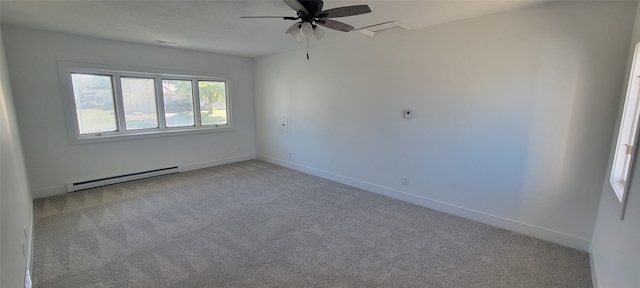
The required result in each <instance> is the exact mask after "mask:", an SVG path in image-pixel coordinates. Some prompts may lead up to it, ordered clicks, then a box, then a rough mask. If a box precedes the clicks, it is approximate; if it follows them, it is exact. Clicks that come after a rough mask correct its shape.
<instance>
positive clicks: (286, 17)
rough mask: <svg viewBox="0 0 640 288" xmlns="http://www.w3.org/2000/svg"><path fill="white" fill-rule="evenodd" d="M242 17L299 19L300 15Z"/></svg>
mask: <svg viewBox="0 0 640 288" xmlns="http://www.w3.org/2000/svg"><path fill="white" fill-rule="evenodd" d="M240 18H250V19H251V18H258V19H260V18H278V19H284V20H298V19H300V18H299V17H289V16H240Z"/></svg>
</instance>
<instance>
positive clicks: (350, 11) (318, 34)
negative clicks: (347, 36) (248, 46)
mask: <svg viewBox="0 0 640 288" xmlns="http://www.w3.org/2000/svg"><path fill="white" fill-rule="evenodd" d="M283 1H284V3H286V4H287V5H288V6H289V7H291V9H293V10H294V11H296V13H297V17H287V16H244V17H240V18H282V19H284V20H300V21H299V22H297V23H294V24H293V25H292V26H291V27H290V28H289V29H288V30H287V31H286V33H287V34H291V36H292V37H293V38H295V39H296V40H298V41H300V39H302V37H307V39H308V38H309V37H310V36H313V38H315V39H316V40H319V39H320V38H322V36H324V31H322V29H320V27H318V25H319V26H323V27H326V28H329V29H333V30H338V31H343V32H349V31H351V30H353V29H354V27H353V26H351V25H349V24H346V23H342V22H339V21H335V20H331V19H330V18H339V17H347V16H354V15H360V14H366V13H370V12H371V9H369V6H368V5H354V6H344V7H338V8H332V9H327V10H324V11H323V10H322V6H323V4H324V3H323V2H322V0H283Z"/></svg>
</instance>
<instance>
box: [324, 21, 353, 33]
mask: <svg viewBox="0 0 640 288" xmlns="http://www.w3.org/2000/svg"><path fill="white" fill-rule="evenodd" d="M316 24H318V25H320V26H323V27H327V28H329V29H333V30H338V31H342V32H349V31H351V30H353V26H351V25H349V24H345V23H342V22H338V21H335V20H331V19H318V20H316Z"/></svg>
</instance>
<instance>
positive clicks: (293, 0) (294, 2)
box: [282, 0, 309, 15]
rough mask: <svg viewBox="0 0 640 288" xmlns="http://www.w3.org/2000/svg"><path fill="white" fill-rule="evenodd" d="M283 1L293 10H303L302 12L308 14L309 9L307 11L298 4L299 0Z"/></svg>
mask: <svg viewBox="0 0 640 288" xmlns="http://www.w3.org/2000/svg"><path fill="white" fill-rule="evenodd" d="M282 1H284V3H285V4H287V5H289V7H291V9H293V10H294V11H296V13H297V12H300V11H302V12H304V14H307V15H309V11H307V8H304V6H302V4H300V2H298V1H297V0H282Z"/></svg>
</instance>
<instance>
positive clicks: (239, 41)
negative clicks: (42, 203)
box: [0, 0, 549, 57]
mask: <svg viewBox="0 0 640 288" xmlns="http://www.w3.org/2000/svg"><path fill="white" fill-rule="evenodd" d="M547 1H549V0H502V1H483V0H470V1H455V0H454V1H452V0H449V1H444V0H443V1H433V0H432V1H428V0H422V1H416V0H414V1H400V0H393V1H380V0H366V1H362V0H360V1H335V0H327V1H325V3H324V9H329V8H334V7H340V6H346V5H356V4H368V5H369V7H370V8H371V10H372V13H369V14H364V15H358V16H351V17H345V18H340V19H336V20H339V21H343V22H345V23H347V24H350V25H352V26H354V27H356V28H359V27H364V26H369V25H373V24H378V23H382V22H387V21H397V22H399V23H401V24H404V25H407V26H409V27H411V28H414V29H415V28H420V27H425V26H430V25H435V24H440V23H444V22H450V21H456V20H462V19H468V18H473V17H478V16H482V15H487V14H492V13H497V12H501V11H507V10H512V9H517V8H522V7H526V6H531V5H535V4H539V3H542V2H547ZM263 15H275V16H295V12H294V11H293V10H291V9H290V8H289V7H288V6H287V5H286V4H285V3H283V2H282V1H280V0H251V1H250V0H246V1H189V0H181V1H131V0H128V1H113V0H110V1H24V0H23V1H4V0H2V1H0V23H1V24H2V25H11V26H21V27H28V28H35V29H40V30H49V31H55V32H64V33H70V34H79V35H87V36H93V37H99V38H106V39H114V40H122V41H128V42H136V43H144V44H152V45H165V46H172V47H179V48H184V49H191V50H198V51H206V52H214V53H221V54H228V55H237V56H247V57H256V56H262V55H269V54H275V53H280V52H285V51H291V50H295V49H300V48H304V47H305V43H304V40H303V41H302V42H297V41H295V40H294V39H293V38H291V37H290V36H289V35H286V34H285V33H284V32H285V31H286V30H287V28H289V27H290V26H291V25H292V24H293V23H294V22H293V21H286V20H281V19H241V18H240V16H263ZM324 30H325V32H326V34H325V36H324V38H322V39H321V40H320V41H318V42H317V43H315V40H310V45H311V46H315V45H329V44H333V43H339V42H341V41H347V40H348V39H358V38H366V36H364V35H362V34H360V33H354V32H350V33H344V32H338V31H333V30H330V29H326V28H325V29H324ZM400 33H402V32H400ZM379 37H384V35H382V36H379ZM158 40H161V41H168V42H175V43H177V45H166V44H160V43H158V42H157V41H158Z"/></svg>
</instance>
